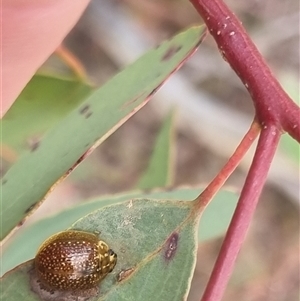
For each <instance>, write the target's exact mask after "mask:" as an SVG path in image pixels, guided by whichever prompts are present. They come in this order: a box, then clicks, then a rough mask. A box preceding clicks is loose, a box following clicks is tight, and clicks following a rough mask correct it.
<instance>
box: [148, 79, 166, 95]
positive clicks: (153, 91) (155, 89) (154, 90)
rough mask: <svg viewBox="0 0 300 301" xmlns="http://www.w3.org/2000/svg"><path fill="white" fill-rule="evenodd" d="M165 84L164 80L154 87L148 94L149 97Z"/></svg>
mask: <svg viewBox="0 0 300 301" xmlns="http://www.w3.org/2000/svg"><path fill="white" fill-rule="evenodd" d="M163 84H164V82H162V83H161V84H160V85H158V86H157V87H156V88H154V89H153V90H152V91H151V92H150V93H149V95H148V97H152V96H153V95H154V94H155V93H156V92H157V91H158V90H159V88H160V87H161V86H162V85H163Z"/></svg>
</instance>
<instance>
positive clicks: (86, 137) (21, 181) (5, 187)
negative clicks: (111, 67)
mask: <svg viewBox="0 0 300 301" xmlns="http://www.w3.org/2000/svg"><path fill="white" fill-rule="evenodd" d="M204 34H205V28H204V27H194V28H191V29H189V30H187V31H186V32H184V33H181V34H179V35H177V36H175V37H174V38H173V39H171V40H169V41H167V42H165V43H163V44H162V45H160V46H159V47H158V48H157V49H154V50H151V51H149V52H148V53H146V54H145V55H144V56H142V57H141V58H140V59H138V60H137V61H136V62H135V63H133V64H132V65H131V66H129V67H128V68H126V69H125V70H124V71H122V72H121V73H119V74H118V75H116V76H115V77H114V78H113V79H112V80H110V81H109V82H108V83H107V84H105V85H104V86H103V87H101V88H100V89H99V90H97V91H96V92H94V93H93V94H92V95H91V96H90V97H88V98H87V99H86V100H85V102H84V103H83V104H81V105H80V106H79V107H78V108H76V109H74V110H73V111H72V112H71V113H70V114H68V115H67V116H66V117H65V118H64V119H63V120H62V121H61V122H59V123H58V124H57V125H56V126H55V127H53V128H52V129H51V130H49V131H47V133H46V134H45V136H44V137H43V138H42V139H41V141H39V143H38V144H37V145H35V147H34V149H32V150H31V151H30V152H26V153H25V154H24V155H23V156H22V157H21V158H20V159H19V160H18V161H17V162H16V163H15V164H14V165H13V166H12V167H11V168H10V169H9V170H8V172H7V173H6V174H5V175H4V177H3V178H2V180H1V185H2V187H1V191H2V210H1V213H0V214H1V215H0V219H1V221H2V225H1V226H2V228H1V236H0V238H1V240H2V239H3V238H4V237H6V236H7V235H8V234H9V233H10V232H11V231H12V230H13V229H14V227H16V226H17V225H18V224H22V221H23V220H24V219H25V217H26V216H27V215H28V214H29V213H30V212H32V210H33V209H35V208H36V207H37V206H38V205H39V204H40V202H41V201H42V200H43V198H44V197H45V195H46V194H47V192H48V191H49V190H50V189H51V187H53V185H54V184H55V183H56V182H57V181H59V179H62V177H65V176H67V175H68V174H69V173H70V172H71V171H72V170H73V169H74V168H75V167H76V166H77V165H78V164H79V163H80V162H81V161H82V160H83V159H84V158H85V157H86V156H87V155H88V154H89V153H90V152H91V151H93V150H94V148H95V147H96V146H97V145H99V143H101V142H103V141H104V140H105V139H106V138H107V137H108V136H109V135H110V134H111V133H113V132H114V131H115V130H116V129H117V128H118V127H120V126H121V125H122V124H123V123H124V122H125V121H126V120H128V119H129V118H130V117H131V116H132V115H133V114H135V113H136V112H137V111H138V110H139V109H140V108H142V107H143V106H144V105H145V104H146V102H147V101H148V100H149V99H150V97H151V96H152V95H153V93H155V92H156V91H157V89H158V88H159V87H160V86H161V85H162V84H163V82H164V81H165V80H166V79H167V78H168V77H169V76H170V75H171V74H172V73H173V72H175V71H176V70H177V69H178V68H179V67H180V66H181V65H182V64H183V62H184V61H185V60H186V59H187V58H188V57H189V56H191V55H192V54H193V53H194V52H195V50H196V48H197V46H198V45H199V43H200V42H201V40H202V38H203V36H204Z"/></svg>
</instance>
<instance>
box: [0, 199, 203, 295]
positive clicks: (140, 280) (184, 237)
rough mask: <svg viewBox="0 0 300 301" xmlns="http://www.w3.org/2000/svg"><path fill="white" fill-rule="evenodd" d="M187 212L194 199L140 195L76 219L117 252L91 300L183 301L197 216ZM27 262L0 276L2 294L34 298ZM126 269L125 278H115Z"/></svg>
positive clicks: (77, 225) (192, 258) (81, 227)
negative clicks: (150, 197) (139, 198)
mask: <svg viewBox="0 0 300 301" xmlns="http://www.w3.org/2000/svg"><path fill="white" fill-rule="evenodd" d="M192 212H193V202H189V201H168V200H165V201H162V200H147V199H141V200H130V201H127V202H124V203H120V204H117V205H112V206H108V207H105V208H103V209H100V210H97V211H95V212H93V213H91V214H89V215H87V216H85V217H83V218H82V219H80V220H79V221H78V222H76V223H75V224H74V225H73V226H72V229H78V230H84V231H90V232H96V233H100V238H101V239H102V240H104V241H105V242H106V243H107V244H108V245H109V247H110V248H112V249H113V250H114V251H115V252H116V253H117V255H118V262H117V265H116V267H115V269H114V270H113V272H112V273H111V274H109V275H108V276H107V277H106V278H105V280H104V281H103V282H102V283H101V284H100V293H99V295H98V296H97V297H95V298H93V299H92V300H99V301H100V300H106V301H113V300H118V301H122V300H124V301H125V300H127V301H128V300H135V301H139V300H141V301H147V300H149V301H150V300H151V301H152V300H164V301H168V300H170V301H171V300H185V298H186V296H187V294H188V290H189V287H190V282H191V277H192V274H193V270H194V267H195V259H196V248H197V228H198V220H199V219H198V217H197V216H196V215H194V214H193V213H192ZM31 266H32V262H28V263H25V264H24V265H21V266H20V267H18V268H17V269H15V270H14V271H13V272H10V273H8V274H7V275H6V276H4V277H3V278H2V281H1V282H2V283H1V285H2V287H4V290H3V291H2V293H1V294H2V297H7V296H10V298H11V299H10V300H17V299H16V298H19V300H21V299H22V300H25V301H26V300H36V299H34V298H32V296H34V293H33V292H32V291H31V290H30V287H27V289H26V285H24V283H26V284H27V285H28V283H29V280H28V279H27V278H29V275H28V271H29V270H30V267H31ZM129 269H131V271H132V272H131V273H130V274H129V275H128V276H127V277H123V278H122V277H120V273H122V271H126V270H129ZM13 279H18V280H13ZM120 279H121V281H120ZM10 281H12V282H10ZM18 281H21V282H22V283H23V286H22V290H23V294H24V295H20V294H21V293H20V291H18V289H17V287H18ZM8 283H10V285H9V286H8ZM0 296H1V295H0ZM154 297H155V298H154ZM20 298H21V299H20ZM153 298H154V299H153Z"/></svg>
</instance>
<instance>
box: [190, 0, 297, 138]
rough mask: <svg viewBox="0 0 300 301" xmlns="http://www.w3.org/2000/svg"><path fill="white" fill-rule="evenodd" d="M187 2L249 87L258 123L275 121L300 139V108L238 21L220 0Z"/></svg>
mask: <svg viewBox="0 0 300 301" xmlns="http://www.w3.org/2000/svg"><path fill="white" fill-rule="evenodd" d="M190 1H191V3H192V4H193V5H194V7H195V8H196V9H197V11H198V12H199V14H200V15H201V16H202V18H203V19H204V22H205V23H206V25H207V27H208V29H209V32H210V33H211V34H212V36H213V37H214V39H215V40H216V42H217V45H218V47H219V49H220V51H221V53H222V55H223V57H224V59H225V60H226V61H228V63H229V64H230V66H231V67H232V69H233V70H234V71H235V72H236V73H237V75H238V76H239V77H240V79H241V80H242V82H243V83H244V85H245V86H246V88H247V89H248V91H249V93H250V95H251V96H252V100H253V103H254V106H255V109H256V116H257V118H258V121H259V122H260V123H261V125H262V126H264V125H266V124H276V125H277V128H278V129H281V130H284V131H287V132H288V133H289V134H290V135H291V136H292V137H293V138H294V139H296V140H297V141H298V142H300V109H299V108H298V107H297V105H296V104H295V103H294V102H293V101H292V100H291V99H290V98H289V96H288V95H287V94H286V93H285V91H284V90H283V89H282V87H281V86H280V84H279V83H278V81H277V80H276V79H275V77H274V76H273V74H272V72H271V70H270V69H269V67H268V66H267V64H266V63H265V61H264V59H263V58H262V56H261V54H260V53H259V52H258V50H257V48H256V46H255V45H254V44H253V42H252V41H251V39H250V38H249V36H248V34H247V33H246V31H245V29H244V28H243V27H242V25H241V22H240V21H239V20H238V19H237V18H236V16H235V15H234V14H233V13H232V12H231V11H230V10H229V8H228V7H227V6H226V5H225V4H224V2H223V1H221V0H190Z"/></svg>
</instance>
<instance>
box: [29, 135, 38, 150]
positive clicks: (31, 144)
mask: <svg viewBox="0 0 300 301" xmlns="http://www.w3.org/2000/svg"><path fill="white" fill-rule="evenodd" d="M40 142H41V140H40V138H39V137H31V138H30V139H28V146H29V148H30V150H31V151H32V152H34V151H35V150H37V149H38V148H39V146H40Z"/></svg>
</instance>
